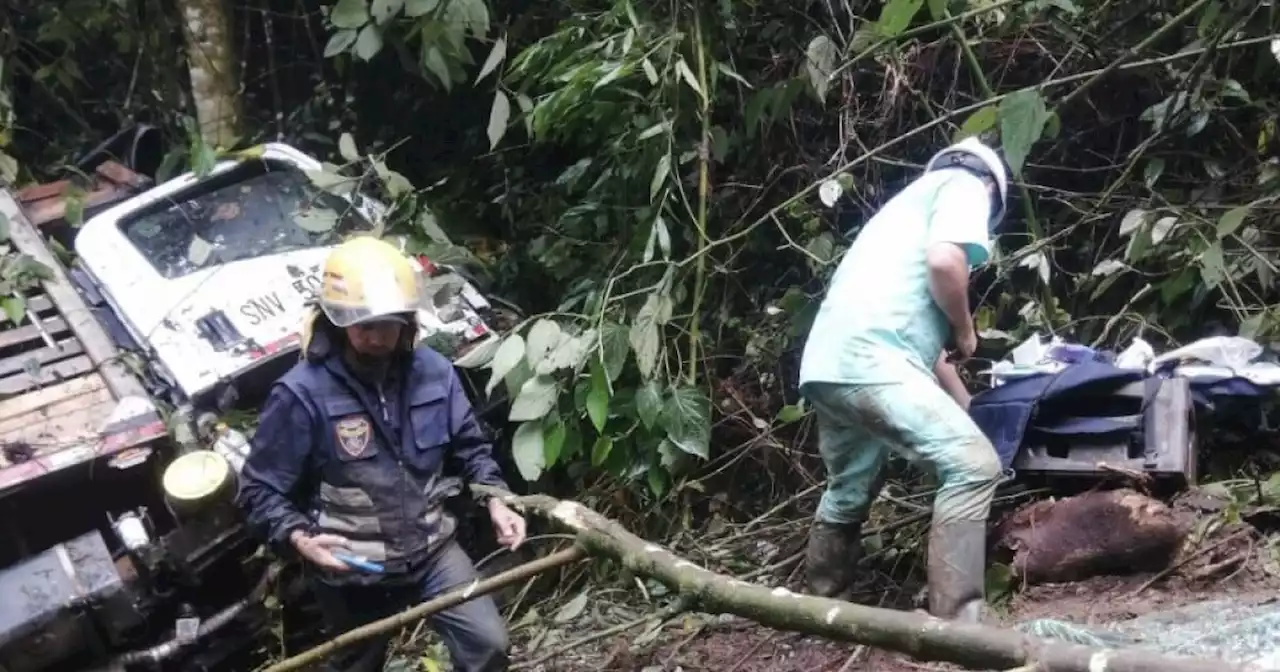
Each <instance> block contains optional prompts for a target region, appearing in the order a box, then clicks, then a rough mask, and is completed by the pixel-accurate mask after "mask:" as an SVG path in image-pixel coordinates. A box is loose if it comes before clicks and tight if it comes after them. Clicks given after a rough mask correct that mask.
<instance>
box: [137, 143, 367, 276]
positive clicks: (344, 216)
mask: <svg viewBox="0 0 1280 672" xmlns="http://www.w3.org/2000/svg"><path fill="white" fill-rule="evenodd" d="M246 173H248V174H246ZM187 193H188V194H193V195H192V196H191V197H190V198H179V199H176V200H174V201H171V202H169V203H162V204H158V205H156V206H152V207H149V208H146V209H145V210H143V211H141V212H139V213H137V214H135V215H133V216H130V217H126V218H125V219H124V220H122V221H121V222H120V228H121V230H122V231H123V232H124V235H125V237H126V238H128V239H129V242H130V243H132V244H133V246H134V247H136V248H137V249H138V251H139V252H141V253H142V255H143V256H144V257H146V258H147V261H149V262H151V265H152V266H154V267H155V269H156V270H157V271H158V272H159V273H160V274H161V275H163V276H164V277H166V278H178V277H182V276H184V275H187V274H188V273H193V272H195V271H198V270H200V269H202V268H208V267H210V266H217V265H220V264H228V263H231V262H233V261H240V260H243V259H253V258H255V257H261V256H265V255H269V254H279V253H282V252H290V251H293V250H300V249H307V248H314V247H323V246H327V245H334V244H337V243H338V242H339V241H340V240H341V239H342V238H344V237H345V236H347V235H348V234H351V233H353V232H356V231H362V230H368V229H371V228H372V225H371V224H370V223H369V221H368V220H367V219H365V218H364V217H363V216H362V215H361V214H360V213H359V212H358V211H357V210H356V209H355V207H354V206H352V205H351V204H350V203H349V202H347V201H346V200H345V199H343V198H341V197H339V196H336V195H334V194H331V193H329V192H327V191H324V190H322V189H320V188H319V187H317V186H315V185H313V184H312V183H311V180H310V179H309V178H308V177H307V176H306V174H304V173H302V172H301V171H298V170H296V169H293V168H291V167H287V166H280V165H279V164H267V163H265V162H259V163H255V164H247V165H245V166H243V167H241V168H239V169H236V170H232V171H230V172H229V173H226V174H223V175H219V176H218V177H215V178H213V179H211V180H210V181H208V182H207V183H205V184H202V185H200V186H199V187H198V190H195V191H188V192H187ZM184 195H185V194H184Z"/></svg>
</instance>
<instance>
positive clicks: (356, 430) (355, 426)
mask: <svg viewBox="0 0 1280 672" xmlns="http://www.w3.org/2000/svg"><path fill="white" fill-rule="evenodd" d="M333 429H334V433H335V434H337V438H338V446H340V447H341V448H342V451H343V452H345V453H346V454H348V455H350V456H351V457H360V456H362V455H364V453H365V451H366V450H368V449H369V443H370V442H371V441H372V440H373V425H372V424H371V423H370V422H369V417H368V416H365V415H348V416H347V417H345V418H341V419H339V420H338V421H337V422H336V423H334V425H333Z"/></svg>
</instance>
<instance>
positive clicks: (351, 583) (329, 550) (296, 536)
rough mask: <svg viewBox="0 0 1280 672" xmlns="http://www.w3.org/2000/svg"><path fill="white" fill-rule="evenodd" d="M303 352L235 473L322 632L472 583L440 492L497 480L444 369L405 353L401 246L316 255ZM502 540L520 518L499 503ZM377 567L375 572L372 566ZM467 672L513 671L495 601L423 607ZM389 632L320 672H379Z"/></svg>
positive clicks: (423, 353) (352, 245)
mask: <svg viewBox="0 0 1280 672" xmlns="http://www.w3.org/2000/svg"><path fill="white" fill-rule="evenodd" d="M322 282H323V285H322V287H321V296H320V300H319V309H316V308H315V307H312V309H311V311H312V312H311V313H310V314H309V317H308V320H309V322H308V324H307V325H306V326H305V327H304V329H303V334H302V349H303V360H302V361H301V362H299V363H298V364H297V365H296V366H294V368H293V369H292V370H291V371H289V373H287V374H286V375H285V376H284V377H283V378H281V379H280V380H279V381H278V382H277V383H276V384H275V385H274V387H273V388H272V390H271V394H270V397H269V398H268V399H267V402H266V405H265V406H264V407H263V409H262V417H261V420H260V423H259V425H258V430H257V432H256V433H255V434H254V437H253V444H252V449H251V451H250V453H249V457H248V460H247V462H246V464H245V467H244V470H243V472H242V482H243V485H242V487H241V490H240V502H241V505H242V506H243V507H244V508H245V510H246V511H247V513H248V518H249V522H250V524H251V525H253V526H254V527H256V528H257V529H258V530H259V531H260V532H261V533H262V534H263V535H264V536H265V537H266V538H267V539H268V540H269V541H270V542H271V543H272V544H273V545H275V546H276V547H277V548H281V549H284V550H286V551H288V550H291V551H293V552H296V553H297V555H299V556H301V557H302V558H303V559H304V560H305V561H306V562H307V564H308V569H309V570H311V575H310V577H309V579H310V583H311V585H312V588H313V590H314V592H315V594H316V597H317V598H318V600H319V602H320V606H321V610H322V613H323V615H324V618H325V620H326V622H327V624H328V625H329V627H330V628H332V629H333V630H335V631H337V632H343V631H346V630H349V629H351V628H354V627H356V626H359V625H362V624H364V623H367V622H369V621H373V620H376V619H378V618H382V617H385V616H388V615H390V614H392V613H395V612H397V611H400V610H402V609H404V608H406V607H408V606H411V605H413V604H416V603H418V602H421V601H424V600H426V599H429V598H431V597H433V596H435V595H437V594H439V593H441V592H443V591H445V590H447V589H449V588H452V587H454V586H458V585H460V584H464V583H467V582H470V581H471V580H473V579H474V578H475V577H476V569H475V565H474V564H473V563H472V560H471V558H469V557H468V556H467V554H466V552H464V551H463V550H462V549H461V548H460V547H459V546H458V544H457V543H456V542H455V541H454V539H453V533H454V531H455V528H456V526H457V522H456V521H455V520H454V519H453V517H452V516H451V515H450V514H449V513H448V512H447V511H446V510H445V509H444V508H443V506H444V500H445V499H446V498H448V497H450V496H452V495H455V494H458V493H459V492H460V491H461V486H462V483H461V481H459V480H458V479H457V478H455V477H451V476H446V468H448V469H447V471H448V473H460V474H461V475H463V476H465V477H466V478H467V479H468V480H469V481H470V482H472V483H482V484H486V485H493V486H498V487H501V488H504V489H505V488H506V485H505V484H504V482H503V479H502V474H501V472H500V470H499V467H498V465H497V463H496V462H494V460H493V456H492V448H491V446H490V444H489V442H488V440H487V439H486V438H485V436H484V435H483V433H482V432H481V429H480V426H479V425H478V424H477V422H476V419H475V417H474V414H473V412H472V409H471V404H470V403H469V402H468V400H467V397H466V396H465V394H464V393H463V391H462V388H461V385H460V384H459V380H458V377H457V374H456V373H455V372H454V370H453V367H452V365H451V364H450V362H449V361H448V360H447V359H445V358H444V357H443V356H441V355H440V354H438V353H436V352H434V351H432V350H430V349H429V348H425V347H423V348H418V349H416V350H415V349H414V347H413V345H414V342H415V338H414V336H415V333H416V328H417V327H416V325H417V312H416V311H417V307H418V305H419V281H418V276H417V274H416V272H415V270H414V268H413V266H412V265H411V264H410V263H409V261H408V259H406V258H405V257H404V255H402V254H401V253H400V252H399V251H398V250H396V248H395V247H393V246H391V245H389V244H387V243H385V242H382V241H380V240H377V239H375V238H369V237H359V238H354V239H352V240H349V241H347V242H345V243H343V244H341V245H339V246H338V247H337V248H335V249H334V250H333V252H332V253H331V254H330V256H329V258H328V260H327V261H326V262H325V267H324V277H323V280H322ZM481 502H482V504H483V505H484V506H487V507H488V509H489V515H490V517H491V518H492V520H493V525H494V528H495V530H496V532H497V535H498V541H499V543H502V544H504V545H506V546H508V547H510V548H513V549H514V548H515V547H516V546H518V545H519V544H520V542H521V541H522V540H523V539H524V534H525V523H524V519H523V518H521V517H520V516H519V515H517V514H515V513H514V512H512V511H511V510H510V509H508V508H507V507H506V505H504V504H503V503H502V502H500V501H498V500H496V499H488V500H485V499H481ZM369 563H372V566H371V565H370V564H369ZM432 620H433V625H434V626H435V628H436V630H437V631H438V632H440V634H441V636H442V637H443V639H444V642H445V645H446V646H447V647H448V648H449V652H450V654H451V656H452V658H453V663H454V669H456V670H459V671H460V672H495V671H499V670H505V669H506V668H507V664H508V663H507V643H508V642H507V630H506V623H505V622H504V621H503V619H502V615H501V614H500V613H499V612H498V609H497V607H496V606H495V604H494V602H493V600H492V599H490V598H489V597H480V598H477V599H474V600H471V601H469V602H464V603H462V604H460V605H458V606H456V607H454V608H452V609H449V610H446V611H444V612H441V613H439V614H436V615H435V616H432ZM388 641H389V638H380V639H374V640H366V641H365V642H361V643H358V644H355V645H352V646H348V647H344V648H343V649H340V650H339V651H338V653H337V654H336V655H335V656H334V658H333V659H332V660H331V662H330V664H329V665H330V666H329V668H328V669H330V670H334V671H339V670H340V671H343V672H374V671H377V670H381V669H382V666H383V663H384V660H385V658H386V654H387V645H388Z"/></svg>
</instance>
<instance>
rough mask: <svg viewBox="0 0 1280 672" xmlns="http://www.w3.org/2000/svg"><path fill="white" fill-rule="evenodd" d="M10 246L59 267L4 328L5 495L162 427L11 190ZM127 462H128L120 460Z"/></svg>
mask: <svg viewBox="0 0 1280 672" xmlns="http://www.w3.org/2000/svg"><path fill="white" fill-rule="evenodd" d="M0 215H2V216H3V217H4V218H5V219H7V220H8V229H9V243H10V244H11V245H13V247H14V248H15V250H16V251H18V252H22V253H24V254H27V255H30V256H31V257H32V258H34V259H35V260H36V261H39V262H40V263H42V264H44V265H45V266H47V267H49V268H50V269H52V271H53V276H54V277H53V278H52V279H51V280H48V281H46V282H44V283H42V286H41V287H40V289H39V290H37V291H35V292H32V293H31V294H30V295H28V296H27V297H26V299H27V313H26V316H25V317H24V319H23V320H22V322H21V323H20V324H18V325H14V324H13V323H12V322H6V323H5V329H4V330H3V331H0V496H3V495H4V494H6V492H7V491H9V490H11V489H13V488H16V487H18V486H21V485H23V484H25V483H28V482H30V481H32V480H35V479H38V478H39V477H41V476H43V475H45V474H49V473H52V472H54V471H59V470H62V469H65V468H68V467H71V466H74V465H81V464H86V463H89V462H92V461H93V460H95V459H96V458H99V457H107V456H109V455H114V454H116V453H118V452H119V451H121V450H124V449H125V448H128V447H131V446H138V445H140V444H143V443H145V442H148V441H151V440H154V439H156V438H158V437H161V436H163V435H164V434H165V427H164V423H163V421H162V419H161V418H160V415H159V413H158V412H157V411H156V409H155V407H154V405H152V403H151V402H150V400H149V399H148V398H147V395H146V392H145V391H144V389H143V387H142V385H141V384H140V383H139V382H138V380H137V378H135V377H134V376H133V375H132V373H131V372H130V371H129V370H128V369H127V367H126V366H125V365H124V363H123V362H121V361H120V358H119V353H118V351H117V350H116V348H115V346H114V344H113V343H112V342H111V340H110V339H109V338H108V336H107V334H106V332H105V331H104V330H103V328H102V326H101V325H100V324H98V322H97V321H96V319H95V318H94V317H93V314H92V313H91V312H90V310H89V308H88V306H86V305H85V303H84V301H83V300H82V299H81V298H80V296H79V294H77V293H76V291H75V289H74V287H73V286H72V285H71V283H70V282H69V280H68V278H67V275H66V271H65V269H63V267H62V266H61V265H60V264H59V263H58V260H57V259H56V258H55V257H54V255H53V254H52V252H51V251H50V249H49V247H48V245H47V244H46V242H45V240H44V238H43V237H42V236H41V233H40V232H39V230H38V229H36V227H35V226H33V225H32V224H31V222H30V220H29V219H28V218H27V217H26V215H25V214H24V213H23V211H22V209H21V208H20V206H19V205H18V203H17V201H16V200H15V199H14V197H13V196H12V194H10V193H9V192H8V191H5V190H3V189H0ZM120 466H121V468H124V467H125V466H129V465H127V464H123V465H120Z"/></svg>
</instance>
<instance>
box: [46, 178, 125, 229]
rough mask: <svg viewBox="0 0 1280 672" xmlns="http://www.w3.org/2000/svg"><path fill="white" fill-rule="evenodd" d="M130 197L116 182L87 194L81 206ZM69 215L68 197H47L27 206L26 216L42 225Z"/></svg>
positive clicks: (85, 206) (84, 207)
mask: <svg viewBox="0 0 1280 672" xmlns="http://www.w3.org/2000/svg"><path fill="white" fill-rule="evenodd" d="M128 197H129V192H128V191H126V190H124V189H122V188H120V187H117V186H116V185H114V184H108V185H106V186H103V187H100V188H96V189H94V190H93V191H91V192H89V193H88V194H86V195H85V197H84V199H83V202H82V204H81V207H82V208H83V209H84V210H88V209H89V208H92V207H95V206H99V205H102V204H103V203H109V202H111V201H112V200H120V199H124V198H128ZM66 215H67V199H65V198H47V199H45V200H43V201H39V202H37V203H32V204H31V205H29V206H27V209H26V216H27V218H28V220H29V221H30V223H31V224H34V225H35V226H40V225H42V224H48V223H49V222H53V221H57V220H59V219H62V218H63V217H66Z"/></svg>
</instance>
